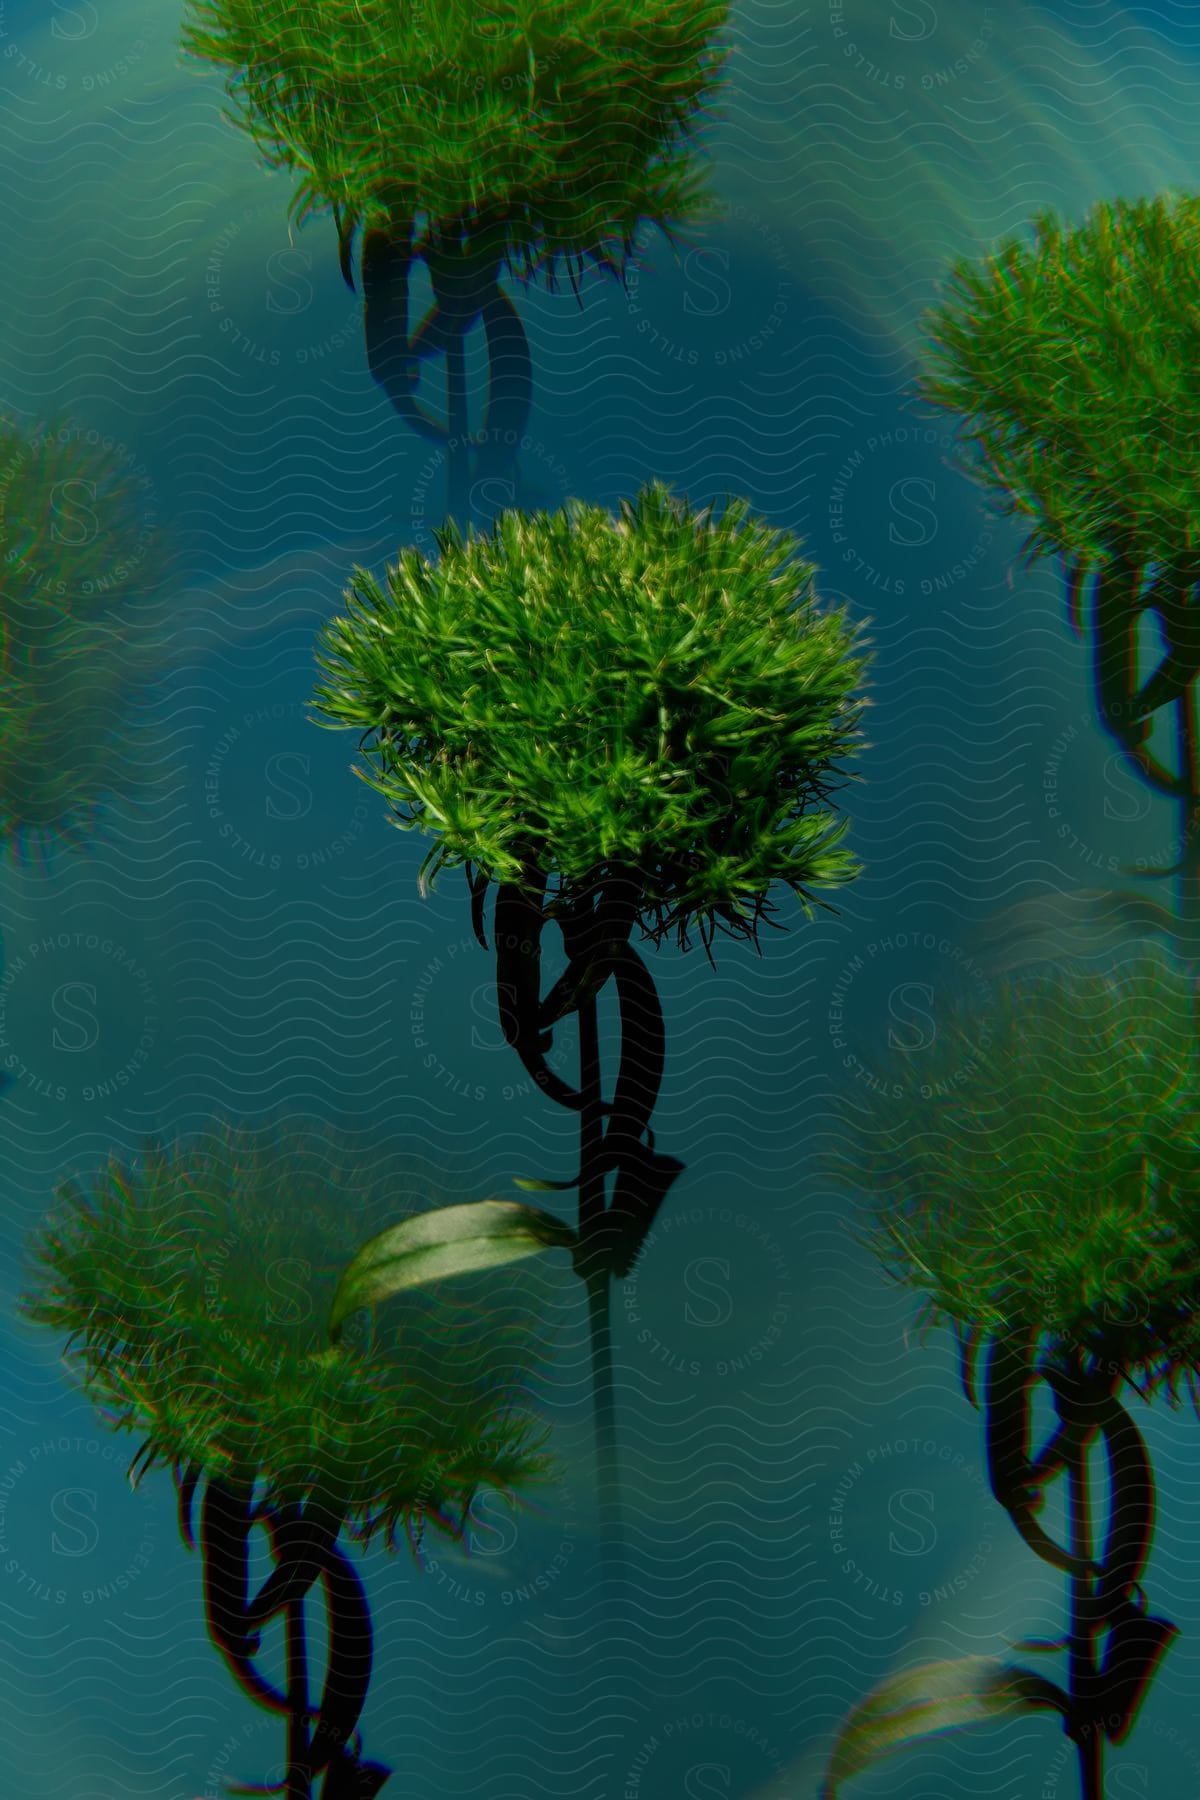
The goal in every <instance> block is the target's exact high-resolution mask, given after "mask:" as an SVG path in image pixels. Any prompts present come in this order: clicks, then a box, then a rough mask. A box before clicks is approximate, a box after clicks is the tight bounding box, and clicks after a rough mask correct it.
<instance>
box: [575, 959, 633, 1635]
mask: <svg viewBox="0 0 1200 1800" xmlns="http://www.w3.org/2000/svg"><path fill="white" fill-rule="evenodd" d="M579 1087H580V1093H581V1095H582V1098H583V1107H582V1110H581V1112H580V1115H579V1173H580V1181H579V1235H580V1237H581V1238H582V1239H583V1241H584V1242H585V1243H586V1242H587V1241H588V1240H589V1239H591V1241H592V1242H594V1243H596V1244H600V1243H601V1242H602V1241H603V1232H602V1230H601V1226H602V1222H603V1217H604V1199H605V1196H604V1172H603V1160H602V1158H603V1149H604V1113H603V1096H602V1092H601V1085H600V1033H599V1022H598V1016H597V1007H596V997H595V995H594V994H593V995H590V996H589V997H588V998H587V999H585V1000H583V1001H582V1002H581V1004H580V1006H579ZM589 1263H590V1266H589V1267H587V1268H585V1269H584V1270H583V1271H582V1272H583V1277H584V1282H585V1285H586V1287H587V1296H588V1319H589V1324H590V1328H591V1340H592V1404H593V1408H594V1420H595V1433H596V1491H597V1505H598V1512H599V1522H600V1571H601V1580H602V1584H603V1589H604V1596H605V1601H606V1604H608V1605H609V1606H611V1604H612V1602H613V1601H614V1599H615V1598H616V1597H617V1594H618V1592H619V1588H620V1583H621V1578H622V1573H623V1566H624V1553H623V1544H622V1535H621V1502H620V1476H619V1471H618V1467H617V1430H616V1407H615V1401H614V1395H613V1369H612V1324H611V1320H610V1317H609V1292H610V1282H611V1273H610V1267H609V1263H608V1259H607V1257H602V1256H601V1254H600V1253H599V1252H598V1251H597V1252H595V1253H594V1254H593V1256H592V1257H591V1258H590V1259H589Z"/></svg>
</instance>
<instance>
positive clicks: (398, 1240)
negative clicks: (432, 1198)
mask: <svg viewBox="0 0 1200 1800" xmlns="http://www.w3.org/2000/svg"><path fill="white" fill-rule="evenodd" d="M577 1242H578V1238H577V1235H576V1233H575V1232H574V1231H573V1230H572V1229H571V1227H570V1226H569V1225H564V1224H563V1223H562V1221H561V1220H559V1219H555V1218H553V1217H552V1216H551V1215H550V1214H549V1213H546V1212H542V1211H541V1209H540V1208H539V1207H536V1206H525V1205H523V1204H522V1203H521V1202H520V1201H517V1200H475V1201H470V1202H468V1203H467V1204H466V1205H465V1206H442V1207H439V1208H438V1209H437V1210H436V1211H435V1212H426V1213H419V1214H418V1215H417V1216H416V1217H415V1218H411V1219H405V1220H403V1222H402V1223H401V1224H399V1225H392V1226H389V1228H388V1229H387V1230H386V1231H381V1232H380V1233H379V1235H378V1236H377V1237H373V1238H371V1240H370V1241H369V1242H368V1243H366V1244H364V1245H363V1247H362V1249H361V1250H360V1251H359V1252H358V1255H357V1256H356V1257H355V1258H354V1261H353V1262H352V1263H351V1264H350V1266H349V1267H348V1268H347V1269H346V1271H345V1273H344V1274H343V1276H342V1279H341V1280H340V1281H339V1283H338V1288H337V1293H336V1294H335V1295H334V1297H333V1308H332V1310H331V1312H330V1315H329V1336H330V1338H331V1340H332V1341H333V1342H334V1343H336V1342H337V1339H338V1337H339V1335H340V1333H341V1329H342V1325H343V1323H344V1322H345V1320H346V1319H347V1318H348V1317H349V1315H350V1314H351V1313H352V1312H357V1311H358V1309H359V1307H361V1306H378V1305H379V1303H380V1301H381V1300H388V1299H390V1298H391V1296H392V1295H393V1294H399V1293H402V1292H403V1290H404V1289H405V1288H413V1287H424V1286H425V1285H426V1284H427V1283H428V1282H431V1281H444V1280H445V1279H446V1278H447V1277H448V1276H451V1275H473V1274H476V1273H478V1272H479V1271H480V1270H482V1269H498V1268H502V1267H504V1265H505V1264H507V1263H513V1262H519V1261H520V1260H521V1258H522V1257H525V1256H536V1255H538V1253H539V1252H540V1251H542V1250H573V1249H574V1248H575V1245H576V1243H577Z"/></svg>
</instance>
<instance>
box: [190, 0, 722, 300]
mask: <svg viewBox="0 0 1200 1800" xmlns="http://www.w3.org/2000/svg"><path fill="white" fill-rule="evenodd" d="M728 12H729V6H728V0H491V4H489V5H488V6H486V7H481V6H480V5H479V4H478V0H188V14H189V17H188V20H187V24H186V27H185V31H184V35H183V46H184V49H185V50H186V51H187V52H188V53H189V54H191V55H193V56H197V57H201V58H203V59H205V60H206V61H209V62H214V63H217V64H219V65H221V66H223V67H224V68H226V69H227V70H228V71H229V74H228V76H227V89H228V92H229V93H230V95H231V97H232V98H233V99H234V100H235V102H236V105H237V111H236V112H235V113H234V115H233V117H234V118H235V120H236V122H237V123H239V124H240V125H242V126H243V127H244V129H245V130H246V131H247V132H248V133H249V134H250V136H251V137H252V138H253V140H254V142H255V144H256V145H257V146H258V148H259V150H260V151H261V152H262V154H263V156H264V158H265V159H266V161H267V162H268V163H269V164H270V165H271V167H273V168H278V167H281V166H282V167H285V168H287V169H289V170H290V171H292V172H293V173H295V174H298V175H299V176H300V177H301V182H300V186H299V188H298V190H297V192H296V195H295V198H294V200H293V205H292V210H293V212H294V213H295V214H296V215H297V217H298V218H299V219H300V220H301V221H302V220H303V219H304V218H305V217H306V216H308V215H309V214H310V213H313V212H316V211H318V210H320V209H323V208H328V209H331V210H332V211H333V213H334V216H335V218H336V219H337V220H338V222H339V227H341V225H342V224H343V223H346V222H350V223H354V222H360V221H361V222H362V223H364V224H365V225H368V226H369V225H381V226H383V227H385V228H386V229H388V230H390V231H391V232H392V233H393V234H395V233H396V232H397V231H399V230H400V229H401V227H402V225H407V226H408V227H409V228H410V229H413V228H416V227H417V226H418V225H419V224H423V225H424V228H425V229H427V230H428V229H449V228H451V227H453V226H456V225H458V224H459V223H460V222H474V221H477V220H478V219H479V218H480V217H482V216H486V217H487V218H488V219H489V220H493V221H495V222H496V225H497V229H498V233H499V242H498V248H499V251H500V254H502V255H503V256H504V258H505V259H506V260H507V262H508V265H509V267H510V268H511V269H512V270H513V271H514V272H515V273H518V274H521V275H528V274H529V273H530V272H531V271H532V270H533V269H534V268H535V267H537V266H544V267H545V268H546V269H547V271H548V273H549V275H550V277H551V279H552V278H553V271H554V266H555V264H556V262H557V260H558V259H559V258H563V259H565V260H566V262H567V263H568V266H569V267H570V268H571V269H572V271H573V273H575V272H577V271H578V268H579V266H580V265H581V263H582V261H583V259H585V258H594V259H595V260H596V262H597V263H598V264H599V265H600V266H601V267H605V268H609V269H612V270H614V271H616V270H618V269H619V268H620V267H622V266H623V262H624V258H625V257H626V256H627V255H628V254H629V251H630V249H631V247H632V243H633V238H634V235H635V233H636V230H637V227H638V224H639V222H641V221H643V220H645V221H648V222H650V223H652V224H655V225H658V226H660V227H661V228H662V229H664V230H669V229H670V228H671V226H672V225H673V224H675V223H678V222H680V221H682V220H685V219H688V218H693V217H697V216H700V215H701V214H702V213H704V212H705V211H707V210H708V208H707V206H706V204H705V202H704V196H703V189H702V184H701V182H700V179H699V177H698V174H697V171H696V169H695V168H694V166H693V158H692V154H691V151H690V148H689V146H688V142H687V140H688V137H689V134H690V133H691V132H692V131H693V130H694V128H695V125H696V123H697V121H698V118H699V116H700V111H701V109H702V108H703V106H704V103H705V102H706V101H707V100H708V99H709V97H710V95H711V93H712V91H713V90H714V89H715V87H716V86H717V83H718V81H719V79H720V74H721V67H722V63H723V60H724V58H723V54H722V53H721V52H719V51H718V50H716V49H714V48H713V47H712V38H713V36H714V34H715V33H716V32H718V31H719V30H721V29H722V28H723V27H724V25H725V23H726V21H727V17H728ZM613 246H620V249H619V250H618V251H616V252H615V253H614V250H613Z"/></svg>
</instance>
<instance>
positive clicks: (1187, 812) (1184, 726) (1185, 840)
mask: <svg viewBox="0 0 1200 1800" xmlns="http://www.w3.org/2000/svg"><path fill="white" fill-rule="evenodd" d="M1176 705H1177V707H1178V727H1179V729H1178V743H1179V779H1180V781H1181V782H1182V783H1183V787H1184V792H1183V794H1182V795H1181V797H1180V801H1179V810H1180V813H1181V816H1182V820H1183V830H1182V832H1181V834H1180V836H1181V841H1182V846H1183V847H1182V850H1181V852H1180V858H1179V865H1180V866H1179V950H1180V954H1181V956H1182V957H1183V959H1184V960H1185V961H1186V962H1187V963H1188V964H1189V966H1190V970H1191V974H1192V978H1193V980H1194V981H1195V980H1196V979H1197V977H1198V976H1200V830H1198V829H1197V826H1198V825H1200V811H1198V809H1200V801H1198V800H1197V787H1198V785H1200V769H1197V767H1196V691H1195V686H1194V684H1191V685H1189V686H1188V687H1187V689H1186V690H1185V692H1184V693H1183V695H1182V696H1181V697H1180V699H1179V700H1178V701H1177V702H1176ZM1195 1006H1196V1025H1197V1032H1198V1034H1200V981H1198V982H1197V987H1196V1001H1195Z"/></svg>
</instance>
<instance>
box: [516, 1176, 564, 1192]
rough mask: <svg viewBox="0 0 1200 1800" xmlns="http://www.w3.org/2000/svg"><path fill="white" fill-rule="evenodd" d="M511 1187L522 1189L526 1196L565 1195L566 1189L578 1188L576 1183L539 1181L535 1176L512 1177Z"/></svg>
mask: <svg viewBox="0 0 1200 1800" xmlns="http://www.w3.org/2000/svg"><path fill="white" fill-rule="evenodd" d="M513 1186H514V1187H519V1188H524V1190H525V1192H526V1193H527V1194H565V1193H566V1192H567V1190H568V1188H574V1187H578V1186H579V1183H578V1182H577V1181H539V1180H538V1178H537V1176H536V1175H514V1176H513Z"/></svg>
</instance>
